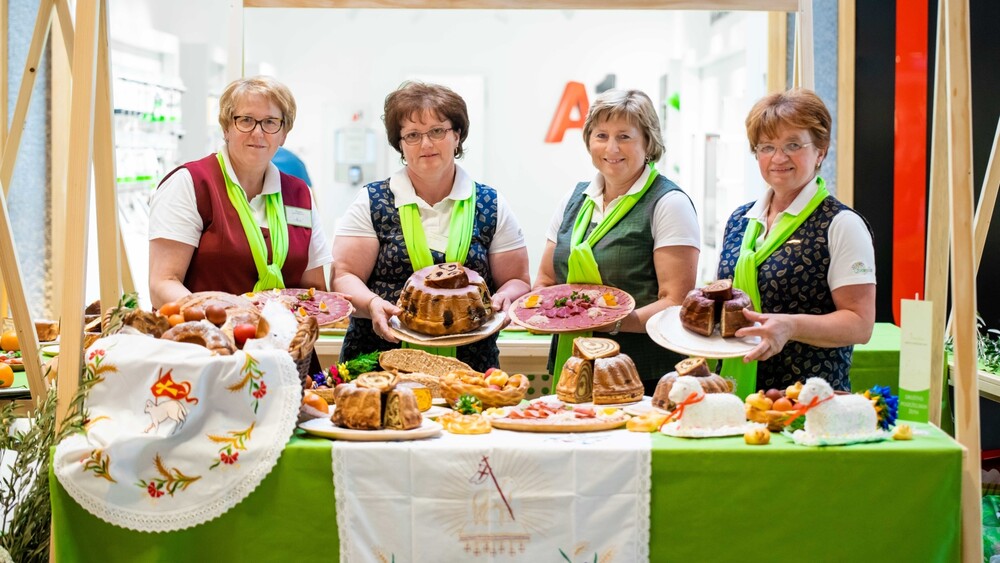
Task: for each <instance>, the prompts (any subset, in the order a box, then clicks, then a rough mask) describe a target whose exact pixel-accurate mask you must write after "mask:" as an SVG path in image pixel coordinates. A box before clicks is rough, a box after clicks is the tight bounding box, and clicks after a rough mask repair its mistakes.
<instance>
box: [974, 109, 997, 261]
mask: <svg viewBox="0 0 1000 563" xmlns="http://www.w3.org/2000/svg"><path fill="white" fill-rule="evenodd" d="M998 145H1000V121H997V130H996V133H994V135H993V149H992V150H991V151H990V161H989V162H988V163H987V165H986V176H985V177H984V178H983V188H982V189H981V190H980V191H979V203H978V204H977V206H976V219H975V222H974V225H975V227H974V229H975V240H976V270H975V271H976V273H978V272H979V263H980V261H982V259H983V248H984V247H985V246H986V235H987V234H989V232H990V220H991V219H992V218H993V207H994V206H995V205H996V202H997V190H998V189H1000V149H998Z"/></svg>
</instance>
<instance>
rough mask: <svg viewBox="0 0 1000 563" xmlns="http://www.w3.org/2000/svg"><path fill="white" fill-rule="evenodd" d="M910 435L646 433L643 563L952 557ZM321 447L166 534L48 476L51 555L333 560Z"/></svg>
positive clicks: (951, 450)
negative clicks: (105, 510)
mask: <svg viewBox="0 0 1000 563" xmlns="http://www.w3.org/2000/svg"><path fill="white" fill-rule="evenodd" d="M917 428H919V429H920V430H925V431H927V432H928V434H927V435H923V436H918V437H917V439H916V440H914V441H912V442H884V443H879V444H866V445H856V446H850V447H831V448H804V447H801V446H795V445H793V444H791V443H790V442H789V441H788V440H787V439H786V438H784V437H781V436H774V437H773V439H772V443H771V445H769V446H764V447H750V446H746V445H744V444H743V439H742V438H741V437H736V438H723V439H712V440H683V439H679V438H670V437H667V436H662V435H659V434H657V435H654V437H653V452H652V453H653V455H652V487H653V489H652V501H651V511H652V514H651V532H650V553H651V555H652V557H651V560H652V561H713V562H714V561H740V562H753V561H761V562H765V561H766V562H773V561H809V562H810V563H812V562H823V561H830V562H838V563H840V562H847V561H852V562H853V561H873V562H874V561H878V562H888V561H957V560H958V559H959V536H960V513H961V510H960V494H959V491H960V481H961V464H962V450H961V447H960V446H959V445H958V444H957V443H955V442H954V441H953V440H951V439H950V438H948V437H947V436H946V435H945V434H944V433H943V432H941V431H940V430H938V429H936V428H933V427H928V426H919V425H918V426H917ZM484 439H488V437H484ZM330 444H331V442H329V441H327V440H323V439H317V438H307V437H302V436H296V437H295V438H293V439H292V441H291V442H290V443H289V445H288V447H287V448H286V449H285V452H284V455H282V458H281V460H280V461H279V463H278V466H277V467H276V468H275V469H274V471H273V472H272V473H271V474H270V475H269V476H268V477H267V478H266V479H265V480H264V482H263V483H262V484H261V486H260V487H259V488H258V489H257V490H256V491H254V492H253V493H252V494H251V495H250V496H249V497H248V498H247V499H246V500H244V501H243V502H242V503H241V504H239V505H238V506H236V507H235V508H234V509H232V510H230V511H229V512H227V513H226V514H224V515H223V516H222V517H220V518H218V519H216V520H213V521H211V522H209V523H207V524H204V525H202V526H198V527H196V528H193V529H188V530H184V531H181V532H176V533H170V534H144V533H139V532H130V531H127V530H124V529H121V528H116V527H114V526H111V525H110V524H107V523H104V522H102V521H100V520H98V519H97V518H94V517H92V516H91V515H90V514H88V513H87V512H85V511H84V510H83V509H81V508H80V507H79V506H78V505H77V504H76V503H75V502H74V501H73V500H72V498H70V497H69V496H68V495H67V494H66V492H65V490H64V489H63V488H62V487H61V486H59V484H58V482H57V481H56V480H55V478H54V477H51V476H50V484H51V493H52V508H53V526H54V530H55V552H56V556H57V560H58V561H59V562H60V563H65V562H70V561H95V562H97V561H99V562H102V563H103V562H108V563H110V562H115V561H123V562H126V561H127V562H133V561H254V562H266V561H280V562H285V561H336V560H337V555H338V539H337V538H338V536H337V529H336V514H335V511H334V495H333V478H332V474H331V454H330V447H331V446H330ZM376 470H380V468H373V471H376ZM429 540H430V538H429ZM401 563H402V562H401Z"/></svg>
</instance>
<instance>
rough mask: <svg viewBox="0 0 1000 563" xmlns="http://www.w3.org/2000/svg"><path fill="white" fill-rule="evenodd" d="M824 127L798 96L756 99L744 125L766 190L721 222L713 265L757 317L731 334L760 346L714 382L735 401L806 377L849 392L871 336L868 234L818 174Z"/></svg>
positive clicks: (823, 115)
mask: <svg viewBox="0 0 1000 563" xmlns="http://www.w3.org/2000/svg"><path fill="white" fill-rule="evenodd" d="M830 126H831V118H830V112H829V111H828V110H827V109H826V106H825V105H824V104H823V101H822V100H820V98H819V96H817V95H816V94H815V93H813V92H812V91H810V90H804V89H793V90H789V91H787V92H782V93H777V94H770V95H768V96H765V97H764V98H762V99H761V100H760V101H758V102H757V103H756V104H755V105H754V106H753V108H752V109H751V110H750V114H749V115H748V116H747V119H746V128H747V138H748V139H749V141H750V152H752V153H753V154H754V156H755V158H756V159H757V166H758V168H759V169H760V175H761V176H762V177H763V179H764V182H765V183H766V184H767V191H766V192H765V193H764V195H763V196H762V197H761V198H760V199H758V200H757V201H754V202H751V203H747V204H745V205H742V206H740V207H738V208H737V209H736V211H734V212H733V214H732V215H731V216H730V218H729V222H728V223H727V225H726V231H725V238H724V241H723V245H722V252H721V256H720V259H719V277H720V278H733V285H734V287H738V288H740V289H742V290H743V291H745V292H747V294H748V295H750V298H751V300H752V301H753V305H754V309H755V310H756V311H760V313H757V312H754V311H750V310H746V309H745V310H744V315H745V316H746V317H747V318H748V319H749V320H751V321H755V322H757V323H759V325H758V326H755V327H747V328H743V329H740V330H739V331H737V332H736V336H758V337H760V344H759V345H757V346H756V347H755V348H754V349H753V350H751V351H750V352H749V353H747V355H746V356H744V357H743V358H736V359H732V360H726V361H725V362H724V363H723V368H722V374H723V375H727V376H730V377H734V378H735V379H736V381H737V393H739V394H740V395H743V396H745V395H747V394H749V393H752V392H753V391H754V390H756V389H770V388H779V389H783V388H785V387H786V386H787V385H789V384H792V383H794V382H795V381H801V380H803V379H805V378H807V377H822V378H824V379H826V380H827V381H829V382H830V384H831V386H833V388H834V389H838V390H844V391H848V390H850V388H851V383H850V379H849V378H848V371H849V370H850V367H851V352H852V350H853V348H854V345H855V344H861V343H865V342H868V339H869V338H871V334H872V329H873V327H874V323H875V251H874V248H873V245H872V234H871V229H870V227H869V226H868V222H867V221H865V219H864V218H863V217H861V215H859V214H858V213H857V212H855V211H854V210H852V209H851V208H850V207H848V206H846V205H844V204H843V203H841V202H840V201H838V200H837V198H835V197H834V196H833V195H831V194H830V186H828V185H827V184H826V182H824V180H823V178H821V177H820V176H818V174H819V169H820V166H821V165H822V164H823V160H824V159H825V158H826V155H827V151H828V150H829V148H830Z"/></svg>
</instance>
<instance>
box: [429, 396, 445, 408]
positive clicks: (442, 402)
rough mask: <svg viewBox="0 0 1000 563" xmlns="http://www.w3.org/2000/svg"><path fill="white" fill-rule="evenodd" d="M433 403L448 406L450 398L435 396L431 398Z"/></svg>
mask: <svg viewBox="0 0 1000 563" xmlns="http://www.w3.org/2000/svg"><path fill="white" fill-rule="evenodd" d="M431 404H432V405H438V406H441V407H447V406H448V399H445V398H444V397H434V398H433V399H431Z"/></svg>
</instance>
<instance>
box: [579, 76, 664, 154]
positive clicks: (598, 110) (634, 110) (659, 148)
mask: <svg viewBox="0 0 1000 563" xmlns="http://www.w3.org/2000/svg"><path fill="white" fill-rule="evenodd" d="M619 117H624V118H625V120H626V121H628V122H629V123H631V124H632V125H635V126H636V127H638V128H639V130H640V131H642V136H643V137H645V138H646V159H647V162H656V161H657V160H660V157H661V156H663V152H664V150H665V148H664V146H663V134H662V133H660V120H659V119H658V118H657V117H656V108H654V107H653V101H652V100H650V99H649V96H647V95H646V94H645V92H642V91H641V90H616V89H612V90H607V91H605V92H604V93H602V94H601V95H599V96H597V98H596V99H594V103H593V104H591V106H590V110H588V111H587V120H586V121H585V122H584V124H583V143H584V144H585V145H587V150H590V134H591V133H592V132H593V130H594V127H595V126H596V125H597V124H598V123H602V122H604V121H608V120H609V119H617V118H619Z"/></svg>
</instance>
